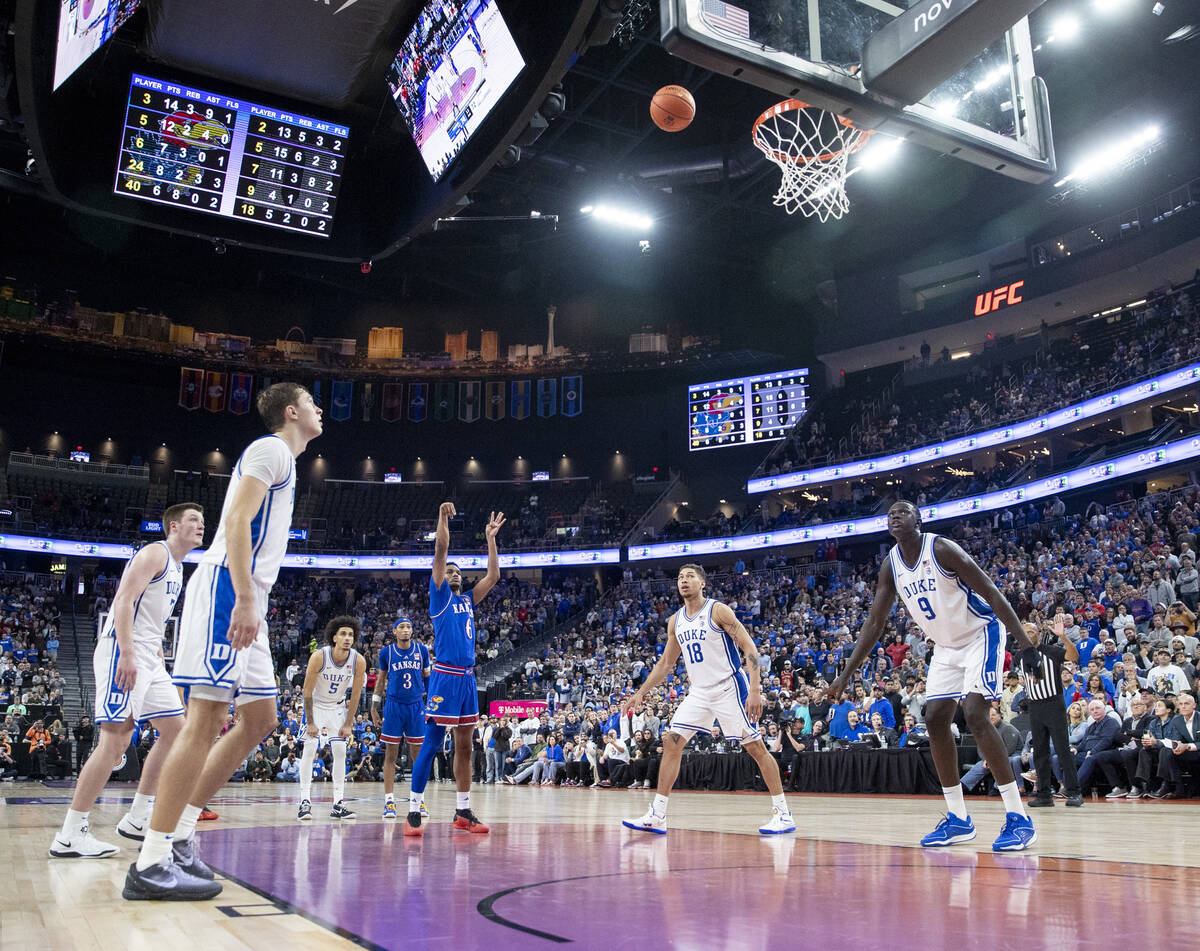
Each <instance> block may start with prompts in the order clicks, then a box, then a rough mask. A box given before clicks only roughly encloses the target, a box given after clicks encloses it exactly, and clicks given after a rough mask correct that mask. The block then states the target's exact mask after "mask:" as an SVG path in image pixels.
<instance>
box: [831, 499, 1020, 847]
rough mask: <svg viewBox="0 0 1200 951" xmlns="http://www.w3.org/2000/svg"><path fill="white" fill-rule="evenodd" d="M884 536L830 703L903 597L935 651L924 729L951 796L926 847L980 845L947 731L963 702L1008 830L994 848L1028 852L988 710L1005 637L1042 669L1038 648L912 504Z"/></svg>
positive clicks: (972, 566)
mask: <svg viewBox="0 0 1200 951" xmlns="http://www.w3.org/2000/svg"><path fill="white" fill-rule="evenodd" d="M888 531H889V532H890V533H891V535H892V537H893V538H894V539H896V544H895V545H894V546H892V549H891V551H890V552H889V553H888V557H887V558H886V559H884V562H883V566H882V567H881V568H880V569H879V582H878V584H877V586H876V588H875V601H874V603H872V605H871V613H870V614H869V615H868V617H867V620H866V622H865V623H864V624H863V628H862V633H860V634H859V637H858V643H857V644H855V645H854V653H853V654H852V655H851V657H850V660H849V662H848V663H847V664H846V669H845V670H844V671H842V673H841V674H840V675H839V676H838V678H837V679H836V680H835V681H834V682H833V684H832V686H830V688H829V696H830V697H831V698H836V697H840V696H841V694H842V691H843V690H845V689H846V685H847V684H848V683H849V681H850V678H851V677H852V676H854V674H855V673H856V672H857V671H858V669H859V668H860V667H861V666H862V664H863V663H864V662H865V661H866V660H867V658H868V657H869V656H870V654H871V652H872V650H874V648H875V645H876V643H878V641H879V638H880V636H881V635H882V634H883V629H884V624H885V623H886V621H887V617H888V614H889V613H890V612H891V610H892V606H893V605H894V604H895V603H896V597H897V595H899V597H900V599H901V600H902V601H903V602H904V606H905V607H906V608H907V609H908V613H909V615H910V616H911V617H912V619H913V620H914V621H915V622H916V623H917V626H918V627H920V628H921V630H922V631H923V632H924V634H925V636H926V637H927V638H929V639H931V640H932V641H933V642H934V644H935V645H936V646H937V649H936V650H935V651H934V652H933V660H932V662H931V663H930V665H929V671H928V674H927V675H926V685H927V686H926V698H927V703H926V707H925V724H926V726H927V727H928V728H929V748H930V752H932V754H933V762H934V765H935V766H936V767H937V772H938V777H939V778H940V779H941V782H942V793H943V794H944V795H945V797H946V815H945V817H944V818H943V819H942V821H941V822H939V823H938V824H937V827H936V828H935V829H934V830H933V831H932V832H930V833H929V834H928V835H927V836H925V837H924V838H923V839H922V840H921V845H923V846H941V845H954V844H955V843H958V842H967V841H969V840H971V839H973V838H975V824H974V823H973V822H972V821H971V818H970V816H968V815H967V809H966V805H965V803H964V801H963V788H962V784H961V783H960V782H959V771H958V752H957V750H956V748H955V745H954V737H953V735H952V734H951V732H950V724H951V723H952V722H953V720H954V713H955V710H956V708H957V706H958V703H959V698H960V697H961V698H962V705H963V713H964V714H965V715H966V719H967V726H968V727H970V730H971V733H972V735H974V737H975V742H976V744H977V745H978V747H979V753H980V755H981V756H982V757H983V759H985V760H987V763H988V765H989V766H990V767H991V770H992V776H993V777H994V778H995V780H996V788H997V789H998V790H999V792H1000V795H1001V797H1002V798H1003V801H1004V808H1005V811H1006V812H1007V815H1006V817H1005V821H1004V829H1003V830H1002V831H1001V833H1000V835H999V837H998V838H997V839H996V841H995V842H993V843H992V849H993V850H994V851H997V852H1017V851H1020V850H1022V849H1025V848H1028V847H1029V846H1030V845H1032V844H1033V843H1034V842H1035V841H1037V832H1035V831H1034V828H1033V822H1032V821H1030V819H1029V816H1028V815H1027V814H1026V812H1025V805H1024V803H1022V802H1021V794H1020V792H1019V791H1018V789H1017V784H1016V783H1015V782H1014V781H1013V773H1012V767H1011V765H1010V764H1009V762H1008V753H1007V751H1006V750H1005V747H1004V740H1002V739H1001V738H1000V734H999V733H997V732H996V728H995V727H994V726H992V723H991V720H990V719H989V718H988V711H989V710H990V709H991V705H992V702H993V701H995V700H999V699H1000V692H1001V689H1002V684H1001V682H1000V676H1001V670H1002V668H1003V665H1004V640H1005V631H1006V630H1007V632H1008V633H1009V634H1010V635H1012V636H1013V637H1014V638H1016V640H1017V642H1018V643H1019V644H1020V645H1021V647H1022V648H1023V649H1024V654H1023V655H1022V656H1023V658H1024V656H1025V655H1032V657H1033V658H1034V661H1033V662H1031V663H1029V664H1027V665H1026V667H1027V668H1032V667H1034V666H1036V657H1037V649H1036V648H1035V647H1034V645H1033V643H1032V642H1031V641H1030V640H1029V637H1028V636H1027V635H1026V633H1025V629H1024V627H1023V626H1022V625H1021V622H1020V621H1019V620H1018V619H1017V615H1016V612H1015V611H1014V610H1013V608H1012V605H1010V604H1009V603H1008V601H1007V600H1006V599H1005V597H1004V595H1002V594H1001V593H1000V591H999V589H998V588H997V587H996V586H995V584H993V583H992V579H991V578H989V577H988V576H987V574H986V573H985V572H984V571H983V569H982V568H980V567H979V565H977V564H976V563H975V560H974V559H973V558H972V557H971V556H970V555H968V554H967V553H966V552H965V551H963V550H962V548H960V547H959V546H958V545H956V544H955V543H954V542H952V541H950V539H948V538H943V537H942V536H941V535H933V534H929V533H925V532H922V531H921V513H920V512H919V511H918V509H917V507H916V506H915V505H913V503H912V502H905V501H900V502H896V503H895V504H894V505H892V507H891V508H890V509H888Z"/></svg>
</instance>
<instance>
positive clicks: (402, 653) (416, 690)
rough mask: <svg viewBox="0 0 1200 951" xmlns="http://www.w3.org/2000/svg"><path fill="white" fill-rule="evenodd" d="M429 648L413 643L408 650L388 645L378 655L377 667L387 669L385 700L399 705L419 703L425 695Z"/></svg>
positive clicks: (416, 642) (417, 642) (418, 642)
mask: <svg viewBox="0 0 1200 951" xmlns="http://www.w3.org/2000/svg"><path fill="white" fill-rule="evenodd" d="M430 663H431V661H430V659H429V648H428V647H426V646H425V645H424V644H422V643H421V642H420V641H413V642H412V643H411V644H409V645H408V650H401V648H400V647H399V646H398V645H396V644H388V646H387V647H385V648H384V649H383V650H382V651H381V652H380V654H379V666H380V667H386V668H387V672H388V673H387V699H388V700H395V701H397V702H399V703H420V702H421V698H422V696H423V695H424V693H425V679H424V677H425V671H426V670H428V669H429V665H430Z"/></svg>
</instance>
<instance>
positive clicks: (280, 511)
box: [201, 435, 296, 589]
mask: <svg viewBox="0 0 1200 951" xmlns="http://www.w3.org/2000/svg"><path fill="white" fill-rule="evenodd" d="M245 476H253V477H254V478H256V479H258V480H259V481H261V482H263V483H265V484H266V486H267V494H266V497H265V498H264V499H263V501H262V505H260V506H259V507H258V511H257V512H256V513H255V514H254V518H253V519H252V520H251V522H250V552H251V561H250V574H251V575H252V576H253V578H254V581H255V582H256V583H257V584H258V585H259V586H260V587H263V588H267V589H270V587H271V586H272V585H273V584H275V579H276V577H278V575H279V566H280V564H282V562H283V556H284V555H285V554H287V545H288V531H289V530H290V529H291V527H292V505H293V503H294V502H295V500H296V460H295V458H294V457H293V456H292V450H291V449H290V448H289V447H288V444H287V443H286V442H284V441H283V439H282V438H281V437H279V436H275V435H271V436H263V437H262V438H261V439H256V440H254V442H252V443H250V445H249V446H247V447H246V449H245V451H244V452H243V453H242V455H241V457H240V458H239V459H238V463H237V466H236V467H235V468H234V470H233V476H232V478H230V480H229V488H228V489H227V490H226V492H225V502H224V504H223V505H222V506H221V521H220V522H219V523H218V525H217V533H216V535H215V536H214V537H213V542H212V545H210V546H209V549H208V551H207V552H205V553H204V558H203V559H202V560H201V561H202V563H203V564H206V565H227V564H228V562H227V561H226V557H227V554H228V550H227V548H226V545H225V518H226V516H228V514H229V509H230V508H231V507H232V505H233V497H234V495H235V494H236V491H237V487H238V485H239V484H241V481H242V479H243V477H245Z"/></svg>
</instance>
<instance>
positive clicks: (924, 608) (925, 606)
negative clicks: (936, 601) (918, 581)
mask: <svg viewBox="0 0 1200 951" xmlns="http://www.w3.org/2000/svg"><path fill="white" fill-rule="evenodd" d="M917 607H919V608H920V609H921V613H922V614H924V615H925V619H926V620H927V621H932V620H933V619H934V618H936V617H937V615H936V614H934V613H933V605H932V604H930V603H929V599H928V598H917Z"/></svg>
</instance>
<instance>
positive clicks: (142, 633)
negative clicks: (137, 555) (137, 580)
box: [100, 541, 183, 647]
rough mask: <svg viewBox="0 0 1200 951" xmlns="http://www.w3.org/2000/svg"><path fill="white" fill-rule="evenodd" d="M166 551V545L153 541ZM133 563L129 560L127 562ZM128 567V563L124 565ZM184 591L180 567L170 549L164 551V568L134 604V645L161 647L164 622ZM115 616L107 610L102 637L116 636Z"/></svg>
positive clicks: (164, 628) (151, 580)
mask: <svg viewBox="0 0 1200 951" xmlns="http://www.w3.org/2000/svg"><path fill="white" fill-rule="evenodd" d="M154 544H156V545H162V546H163V548H167V543H166V542H162V541H159V542H155V543H154ZM130 560H131V561H132V559H130ZM125 567H126V568H128V567H129V563H128V562H126V563H125ZM182 590H183V565H181V564H180V563H179V562H177V561H176V560H175V559H174V558H172V557H171V549H170V548H167V565H166V567H165V568H163V570H162V571H160V572H159V573H158V574H157V575H155V576H154V577H153V578H151V579H150V583H149V584H148V585H146V590H145V591H143V592H142V594H141V597H139V598H138V599H137V601H136V602H135V603H134V605H133V642H134V643H135V644H152V645H154V646H155V647H161V646H162V639H163V632H164V631H165V630H166V627H167V619H168V618H170V616H171V612H172V611H173V610H174V609H175V602H176V601H178V600H179V593H180V592H181V591H182ZM116 623H117V615H116V612H115V611H109V612H108V617H107V618H105V621H104V630H103V631H102V632H101V635H100V636H101V637H116V636H117V627H116Z"/></svg>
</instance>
